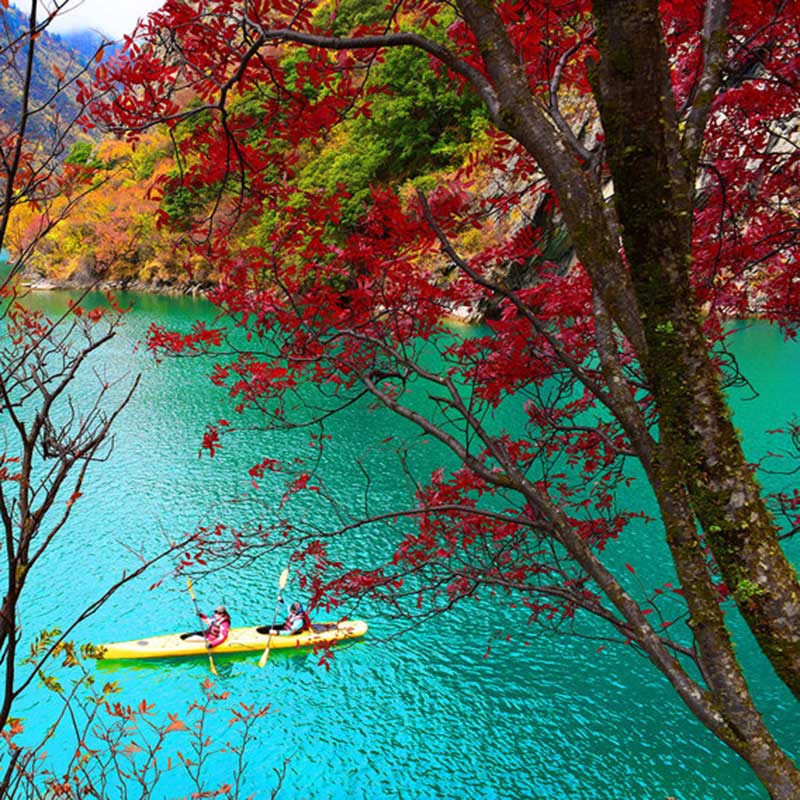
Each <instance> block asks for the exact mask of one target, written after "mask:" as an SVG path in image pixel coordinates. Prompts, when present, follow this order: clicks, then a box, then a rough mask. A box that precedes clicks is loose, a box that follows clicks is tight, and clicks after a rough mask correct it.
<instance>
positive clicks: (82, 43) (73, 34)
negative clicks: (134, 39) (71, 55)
mask: <svg viewBox="0 0 800 800" xmlns="http://www.w3.org/2000/svg"><path fill="white" fill-rule="evenodd" d="M52 38H53V40H54V41H55V42H59V43H60V44H62V45H63V46H64V47H66V48H67V49H69V50H72V51H73V52H75V53H77V54H78V55H79V56H80V58H81V60H82V61H88V60H89V59H90V58H92V57H93V56H94V54H95V53H96V52H97V48H98V47H99V46H100V44H101V42H102V41H103V39H104V37H103V35H102V34H100V33H98V32H97V31H92V30H82V31H69V32H68V33H54V34H53V36H52ZM108 38H110V37H105V39H106V40H108Z"/></svg>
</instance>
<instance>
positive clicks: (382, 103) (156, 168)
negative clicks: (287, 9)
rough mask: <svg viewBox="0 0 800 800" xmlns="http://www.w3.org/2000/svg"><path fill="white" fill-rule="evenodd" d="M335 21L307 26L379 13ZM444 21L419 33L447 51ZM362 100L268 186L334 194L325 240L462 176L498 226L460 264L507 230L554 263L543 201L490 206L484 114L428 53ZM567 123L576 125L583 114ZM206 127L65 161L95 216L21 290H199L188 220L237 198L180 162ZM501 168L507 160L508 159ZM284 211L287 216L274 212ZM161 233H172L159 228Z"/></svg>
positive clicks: (104, 146) (73, 220) (67, 230)
mask: <svg viewBox="0 0 800 800" xmlns="http://www.w3.org/2000/svg"><path fill="white" fill-rule="evenodd" d="M333 8H334V4H333V3H328V4H326V5H324V6H323V9H322V10H321V11H319V12H317V16H318V17H320V18H323V17H325V16H326V15H330V18H331V20H332V22H331V25H332V28H333V30H334V31H335V32H336V33H337V34H340V35H344V34H347V33H350V32H352V31H358V30H359V29H360V28H361V27H363V26H365V25H371V24H376V23H380V21H381V18H382V17H383V16H385V14H386V12H385V10H384V9H383V8H382V6H380V4H375V3H371V2H364V1H363V0H352V2H346V3H341V4H338V11H337V13H335V14H334V13H333ZM448 16H449V18H448ZM452 21H453V20H452V15H451V14H441V15H440V16H439V19H438V24H437V25H436V26H431V25H430V24H428V25H427V27H426V33H427V35H429V36H432V37H433V38H435V39H436V38H438V39H439V40H441V41H444V40H445V39H446V30H447V26H448V25H449V24H451V23H452ZM412 22H413V21H412ZM280 64H281V68H282V69H283V70H284V71H285V73H286V75H287V76H288V82H289V84H290V86H291V87H292V88H293V89H294V90H296V91H298V92H304V93H307V94H311V93H314V92H319V90H318V89H316V88H313V86H312V83H311V80H310V75H309V72H308V70H309V58H308V55H307V54H305V53H304V52H302V51H297V50H287V51H286V52H285V53H281V54H280ZM362 90H363V92H364V94H365V96H368V97H369V102H368V104H366V105H365V106H364V107H363V108H362V109H361V113H359V114H357V115H355V116H352V117H351V118H349V119H347V120H345V121H344V122H342V123H340V124H337V125H336V126H332V127H331V128H330V130H328V131H327V132H325V133H324V134H323V135H322V136H320V137H319V138H318V139H316V140H315V141H313V142H307V143H305V144H304V146H303V148H302V152H301V154H300V156H299V157H298V156H297V154H296V153H292V154H291V155H290V154H289V153H288V152H287V156H286V161H285V163H284V164H283V168H282V175H281V176H277V175H276V176H275V177H276V179H278V178H280V179H282V180H283V181H285V182H286V183H287V185H288V184H291V185H292V186H293V187H296V188H297V189H299V190H300V191H301V193H302V192H305V193H306V194H307V196H309V197H311V196H312V195H314V194H316V193H318V192H323V193H327V194H331V195H332V194H334V193H336V192H337V187H341V186H342V185H346V186H347V195H346V197H345V198H344V199H343V200H342V201H341V207H340V208H339V209H338V212H337V217H336V222H335V224H334V225H331V226H330V228H329V230H328V233H329V235H330V237H332V238H333V239H337V238H343V237H345V236H346V235H348V234H349V233H351V232H352V231H354V230H356V229H357V228H358V227H359V225H361V224H362V223H363V219H364V215H365V213H366V209H367V208H368V206H369V204H370V197H371V194H372V192H373V191H375V190H377V189H379V188H380V187H383V186H389V185H392V186H394V187H397V188H398V191H399V194H400V196H401V197H411V196H413V195H414V193H415V191H416V190H417V189H423V190H425V191H429V190H433V189H435V187H436V186H438V185H440V184H441V185H444V184H450V183H451V182H452V181H453V180H455V178H454V175H455V173H456V172H457V171H459V170H460V171H462V172H464V171H466V174H468V175H469V178H468V179H467V180H464V179H463V176H462V179H461V183H460V186H461V190H462V192H463V194H464V196H465V197H472V198H474V200H475V202H476V203H478V202H480V203H484V204H487V208H488V209H489V210H488V211H487V213H488V214H489V215H490V216H491V217H494V219H495V226H494V227H493V226H491V225H490V226H488V227H486V228H484V230H483V231H482V232H481V233H480V235H478V234H477V232H474V233H472V234H470V233H467V234H466V235H464V236H462V237H461V241H460V244H461V246H462V247H463V248H465V250H466V252H470V251H471V250H476V249H478V248H482V247H484V246H485V245H486V244H487V237H489V239H491V237H492V236H493V235H496V236H497V240H498V241H501V240H502V238H503V237H504V236H505V235H506V234H507V233H508V230H509V228H511V229H525V228H529V227H531V228H535V229H536V230H537V231H538V232H539V233H540V235H542V236H543V237H544V239H545V243H544V245H543V249H545V250H547V254H548V255H549V256H551V257H553V256H554V257H558V258H563V257H564V256H565V255H566V254H567V253H568V252H569V247H568V245H566V244H565V243H564V237H563V235H562V234H558V233H557V232H554V231H553V230H551V225H550V216H549V212H548V210H547V208H545V207H544V204H542V203H541V202H539V203H537V206H536V208H525V207H524V205H522V206H516V207H514V208H512V207H511V206H504V204H505V203H507V200H506V199H503V200H498V201H497V205H496V206H493V202H494V201H493V200H492V198H493V197H495V196H496V197H497V198H506V197H507V195H508V192H509V190H510V189H511V190H513V189H514V188H515V187H514V186H511V185H510V184H509V181H508V180H507V179H506V178H505V171H506V170H505V165H504V163H503V157H502V156H501V158H500V159H497V158H493V159H492V160H490V165H489V167H488V168H487V166H486V156H487V155H488V154H489V153H490V151H492V150H493V149H496V148H495V144H496V143H495V142H494V141H493V138H492V134H491V132H490V129H489V125H488V122H487V116H486V111H485V108H484V107H483V105H482V104H481V103H480V102H479V100H478V99H477V97H476V95H475V94H474V93H473V92H472V90H471V89H469V88H464V87H459V86H458V85H457V84H456V82H455V81H446V82H443V81H442V80H441V79H440V69H439V68H437V67H435V66H434V65H432V64H431V60H430V58H429V56H428V55H427V54H425V53H422V52H420V51H417V50H413V49H395V50H391V51H389V52H387V53H386V54H385V56H384V57H382V58H381V59H376V61H375V63H373V64H372V65H371V67H370V69H369V70H368V71H365V73H364V79H363V87H362ZM259 95H260V88H259V87H258V86H254V87H252V88H250V89H249V90H248V91H247V92H244V93H242V95H241V96H240V97H239V98H237V100H236V101H235V110H236V113H239V114H247V112H248V107H252V110H253V117H252V119H251V120H250V124H252V125H253V127H254V133H253V136H254V137H255V136H257V135H259V134H258V133H257V131H256V130H255V129H257V127H258V125H259V123H258V121H257V112H256V109H257V108H258V105H259V103H260V97H259ZM189 102H190V103H192V102H193V103H195V105H199V103H200V101H199V100H197V99H195V100H191V99H189ZM567 113H571V114H573V115H576V116H577V115H579V114H580V108H579V107H578V106H576V107H575V108H571V109H568V110H567ZM207 124H208V119H207V116H206V115H205V114H204V113H198V114H197V115H196V116H194V117H191V118H190V119H189V120H187V121H185V122H182V123H180V124H178V125H176V126H175V127H174V128H172V129H168V128H167V126H165V125H164V126H161V127H160V128H156V129H151V130H149V131H148V132H147V134H146V135H144V136H142V137H140V138H139V140H138V141H137V142H136V143H135V145H133V146H131V145H129V144H127V143H123V142H121V141H116V140H115V137H114V136H113V133H108V134H107V135H106V137H105V138H104V139H102V140H101V141H99V142H97V143H91V142H89V141H87V142H81V143H79V144H77V145H75V146H74V148H73V150H72V151H71V152H70V154H69V156H68V159H67V160H68V161H70V162H72V163H81V164H83V165H86V166H89V167H91V168H92V169H94V170H95V173H96V180H97V181H98V183H101V184H102V185H101V186H99V188H98V189H97V191H96V192H95V193H94V194H93V198H94V199H93V202H92V203H90V204H86V205H84V206H83V207H82V208H80V209H78V210H77V211H75V212H73V213H72V214H71V216H70V218H69V219H68V220H65V221H64V222H62V223H61V224H60V225H59V226H58V228H57V229H55V230H54V231H53V232H52V233H51V234H50V235H49V236H48V237H47V241H46V243H45V246H44V247H42V248H41V249H40V250H39V252H38V253H37V254H36V257H35V258H34V259H32V260H31V264H30V267H29V279H33V280H39V279H42V278H44V279H46V280H48V281H56V282H67V283H69V282H74V283H77V284H81V285H85V284H87V283H90V282H93V281H95V280H98V279H100V280H102V281H104V282H106V283H109V284H111V285H116V286H126V287H133V286H135V287H138V288H153V289H159V288H173V289H177V290H180V291H186V290H190V289H194V288H197V287H200V288H203V287H206V286H208V285H210V283H211V281H213V279H214V278H215V275H214V273H213V268H211V269H210V268H209V267H208V266H207V265H203V264H201V263H200V261H199V260H198V259H197V258H196V257H192V258H190V257H189V256H188V255H187V254H188V252H189V250H190V248H189V247H188V246H184V245H188V244H190V243H189V242H188V241H184V238H185V236H188V227H189V221H190V220H192V219H195V218H197V216H198V215H200V216H202V214H203V213H205V212H207V213H208V214H209V215H211V213H212V212H213V211H216V213H217V217H219V206H220V205H221V206H222V207H224V206H225V204H226V196H227V195H235V194H236V192H237V191H238V187H237V186H236V185H235V181H233V180H232V181H230V185H227V184H226V178H224V177H223V178H221V179H220V180H219V181H218V182H217V183H216V184H214V185H211V186H209V185H205V186H201V185H200V184H201V183H202V181H201V180H200V178H202V176H199V175H198V174H197V173H196V169H195V168H196V159H195V160H193V156H184V155H182V148H181V143H182V141H184V140H185V139H186V138H188V137H189V136H190V135H192V134H193V133H194V132H195V131H196V130H197V129H198V128H202V126H204V125H207ZM508 157H509V158H515V156H514V155H512V154H511V153H509V154H508ZM528 178H529V176H525V177H524V181H523V182H525V181H527V180H528ZM514 180H515V181H519V176H517V177H516V178H515V179H514ZM516 188H519V187H516ZM292 202H293V203H296V202H297V200H296V199H295V200H293V201H292ZM512 205H513V204H512ZM293 210H296V209H293V208H292V207H291V205H290V206H289V207H287V208H286V209H285V210H284V213H285V214H291V213H292V212H293ZM279 216H281V215H280V213H278V214H276V213H275V212H274V211H272V212H270V211H265V212H263V214H262V219H261V222H260V225H259V226H257V228H256V229H255V230H256V233H255V234H254V229H253V226H252V225H250V224H249V223H250V222H251V220H246V222H247V223H248V224H247V225H246V226H238V227H237V226H234V227H235V231H238V232H240V233H236V232H235V233H234V236H236V235H241V236H242V237H243V239H242V245H243V246H246V245H247V243H248V241H251V240H252V239H253V236H254V235H255V236H256V238H257V239H259V241H256V242H255V243H256V244H261V243H262V242H263V241H266V239H267V238H268V237H269V235H270V232H271V231H272V230H274V228H275V226H276V225H277V224H280V219H279V218H278V217H279ZM35 217H36V211H35V209H28V210H27V211H26V212H21V213H18V214H17V216H16V219H15V220H14V224H13V226H12V239H13V240H14V241H16V242H17V243H18V245H20V246H21V245H22V243H24V242H25V240H26V235H27V234H26V231H29V230H32V229H33V228H32V227H31V226H32V225H33V223H34V222H35ZM167 220H169V221H170V225H169V226H167V225H164V224H163V223H165V222H166V221H167ZM184 223H185V224H184ZM34 227H35V226H34ZM182 228H184V229H185V230H183V232H181V229H182ZM168 229H169V232H168ZM176 229H177V230H176ZM493 232H494V233H493ZM182 233H183V234H184V235H185V236H184V235H182ZM520 266H521V265H518V264H516V265H511V267H512V270H511V271H512V272H514V271H516V272H517V273H518V272H519V268H520ZM518 279H519V275H518V274H517V275H516V280H518Z"/></svg>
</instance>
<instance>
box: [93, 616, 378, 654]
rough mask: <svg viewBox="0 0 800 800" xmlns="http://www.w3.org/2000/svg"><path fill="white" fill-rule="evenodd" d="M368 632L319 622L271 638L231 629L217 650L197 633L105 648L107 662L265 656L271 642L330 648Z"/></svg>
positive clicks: (260, 631) (351, 624) (264, 631)
mask: <svg viewBox="0 0 800 800" xmlns="http://www.w3.org/2000/svg"><path fill="white" fill-rule="evenodd" d="M366 632H367V623H366V622H362V621H361V620H347V621H344V622H319V623H314V624H312V626H311V630H307V631H303V632H302V633H296V634H292V635H290V636H280V635H279V634H272V636H270V635H269V626H267V625H262V626H260V627H252V628H231V629H230V631H229V632H228V638H227V639H225V641H224V642H223V643H222V644H218V645H216V647H212V648H210V650H209V648H207V647H206V643H205V640H204V639H203V637H202V636H201V635H199V634H197V633H170V634H167V635H166V636H151V637H149V638H147V639H131V640H130V641H127V642H108V643H107V644H101V645H100V646H99V648H98V649H99V650H100V651H101V652H102V656H101V658H103V659H124V658H174V657H175V656H202V655H206V654H207V653H209V652H211V653H213V654H214V655H218V654H219V655H224V654H225V653H246V652H249V651H252V652H259V653H260V652H263V651H264V648H265V647H266V646H267V641H268V640H269V647H270V650H279V649H285V648H289V647H318V646H327V645H329V644H333V643H335V642H339V641H343V640H345V639H355V638H357V637H359V636H363V635H364V634H365V633H366Z"/></svg>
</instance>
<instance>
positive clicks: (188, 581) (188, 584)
mask: <svg viewBox="0 0 800 800" xmlns="http://www.w3.org/2000/svg"><path fill="white" fill-rule="evenodd" d="M186 588H187V589H188V590H189V597H191V598H192V600H195V599H196V598H195V596H194V588H193V587H192V579H191V578H187V579H186Z"/></svg>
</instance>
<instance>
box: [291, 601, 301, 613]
mask: <svg viewBox="0 0 800 800" xmlns="http://www.w3.org/2000/svg"><path fill="white" fill-rule="evenodd" d="M302 610H303V606H302V605H300V603H297V602H295V603H292V605H291V606H290V607H289V611H291V612H292V613H293V614H297V613H298V611H302Z"/></svg>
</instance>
